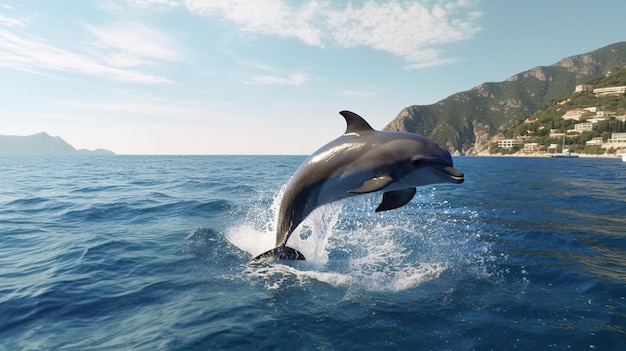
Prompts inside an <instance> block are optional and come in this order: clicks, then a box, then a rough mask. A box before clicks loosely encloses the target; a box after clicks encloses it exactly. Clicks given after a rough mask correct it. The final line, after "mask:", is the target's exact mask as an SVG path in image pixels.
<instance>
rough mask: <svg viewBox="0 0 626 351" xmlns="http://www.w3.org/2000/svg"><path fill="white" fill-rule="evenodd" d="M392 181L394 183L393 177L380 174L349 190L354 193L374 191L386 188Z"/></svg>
mask: <svg viewBox="0 0 626 351" xmlns="http://www.w3.org/2000/svg"><path fill="white" fill-rule="evenodd" d="M391 183H393V178H391V177H390V176H387V175H385V176H380V177H376V178H372V179H370V180H367V181H365V182H364V183H363V185H361V186H360V187H358V188H356V189H352V190H348V192H349V193H353V194H366V193H373V192H375V191H378V190H382V189H384V188H385V187H386V186H387V185H389V184H391ZM409 200H410V199H409Z"/></svg>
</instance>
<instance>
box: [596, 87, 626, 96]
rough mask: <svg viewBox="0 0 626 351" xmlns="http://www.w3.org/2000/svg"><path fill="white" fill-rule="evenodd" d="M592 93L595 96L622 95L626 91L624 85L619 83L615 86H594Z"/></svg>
mask: <svg viewBox="0 0 626 351" xmlns="http://www.w3.org/2000/svg"><path fill="white" fill-rule="evenodd" d="M593 93H594V94H595V95H596V96H610V95H623V94H624V93H626V85H620V86H616V87H606V88H596V89H593Z"/></svg>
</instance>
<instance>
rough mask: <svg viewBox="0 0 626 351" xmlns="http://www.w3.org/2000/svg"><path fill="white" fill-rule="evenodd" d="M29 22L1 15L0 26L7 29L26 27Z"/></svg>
mask: <svg viewBox="0 0 626 351" xmlns="http://www.w3.org/2000/svg"><path fill="white" fill-rule="evenodd" d="M26 23H28V20H26V19H23V18H15V17H8V16H5V15H2V14H0V25H3V26H7V27H26Z"/></svg>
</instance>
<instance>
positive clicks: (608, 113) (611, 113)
mask: <svg viewBox="0 0 626 351" xmlns="http://www.w3.org/2000/svg"><path fill="white" fill-rule="evenodd" d="M595 112H596V117H611V116H615V111H595Z"/></svg>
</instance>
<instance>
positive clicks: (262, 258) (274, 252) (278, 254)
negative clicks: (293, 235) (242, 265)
mask: <svg viewBox="0 0 626 351" xmlns="http://www.w3.org/2000/svg"><path fill="white" fill-rule="evenodd" d="M272 260H304V255H303V254H302V253H301V252H300V251H298V250H296V249H292V248H291V247H289V246H285V245H281V246H278V247H275V248H273V249H271V250H269V251H266V252H264V253H262V254H260V255H258V256H257V257H255V258H253V259H252V262H253V263H260V262H266V261H272Z"/></svg>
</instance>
